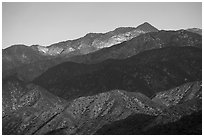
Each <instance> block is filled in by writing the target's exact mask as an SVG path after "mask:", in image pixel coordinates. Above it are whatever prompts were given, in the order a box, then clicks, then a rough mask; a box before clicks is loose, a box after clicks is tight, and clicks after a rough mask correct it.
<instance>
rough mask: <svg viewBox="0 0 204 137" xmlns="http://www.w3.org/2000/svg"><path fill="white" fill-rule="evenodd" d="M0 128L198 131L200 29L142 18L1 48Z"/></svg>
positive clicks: (15, 131) (21, 131) (24, 131)
mask: <svg viewBox="0 0 204 137" xmlns="http://www.w3.org/2000/svg"><path fill="white" fill-rule="evenodd" d="M2 70H3V71H2V75H3V78H2V133H3V134H4V135H5V134H8V135H31V134H34V135H44V134H46V135H93V134H96V135H104V134H108V135H115V134H116V135H153V134H154V135H155V134H158V135H178V134H179V135H201V134H202V30H199V29H196V28H192V29H186V30H177V31H165V30H160V31H159V30H158V29H156V28H155V27H153V26H152V25H150V24H149V23H147V22H145V23H143V24H141V25H139V26H138V27H136V28H134V27H120V28H117V29H115V30H113V31H110V32H107V33H88V34H87V35H85V36H84V37H81V38H79V39H75V40H68V41H63V42H59V43H55V44H52V45H50V46H47V47H44V46H40V45H32V46H30V47H28V46H25V45H13V46H11V47H9V48H7V49H3V53H2Z"/></svg>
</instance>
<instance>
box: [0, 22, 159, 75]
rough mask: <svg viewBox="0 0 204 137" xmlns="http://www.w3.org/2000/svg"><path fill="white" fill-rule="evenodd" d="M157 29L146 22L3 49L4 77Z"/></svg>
mask: <svg viewBox="0 0 204 137" xmlns="http://www.w3.org/2000/svg"><path fill="white" fill-rule="evenodd" d="M157 31H158V30H157V29H156V28H155V27H153V26H152V25H150V24H149V23H144V24H141V25H140V26H138V27H137V28H133V27H132V28H131V27H121V28H117V29H115V30H114V31H110V32H107V33H89V34H87V35H86V36H84V37H81V38H79V39H75V40H68V41H63V42H59V43H55V44H52V45H50V46H48V47H43V46H40V45H33V46H31V47H28V46H25V45H14V46H11V47H9V48H6V49H4V50H3V51H2V54H3V55H2V58H3V60H2V61H3V77H6V76H7V75H9V74H11V73H16V69H17V68H18V67H20V66H23V65H25V64H29V65H30V64H32V63H34V62H37V63H38V62H39V61H42V60H46V59H55V58H56V57H57V58H64V57H63V56H66V57H71V56H75V55H82V54H87V53H90V52H94V51H97V50H99V49H102V48H105V47H110V46H112V45H115V44H118V43H121V42H123V41H126V40H130V39H132V38H134V37H137V36H139V35H140V34H144V33H148V32H157ZM60 60H61V59H60ZM57 62H58V61H57ZM59 63H60V62H59ZM52 64H53V63H52ZM53 65H54V64H53ZM46 68H47V67H46Z"/></svg>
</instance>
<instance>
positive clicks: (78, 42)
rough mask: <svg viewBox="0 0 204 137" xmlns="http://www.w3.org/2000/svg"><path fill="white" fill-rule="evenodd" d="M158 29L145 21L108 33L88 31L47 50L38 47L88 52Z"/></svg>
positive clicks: (52, 52)
mask: <svg viewBox="0 0 204 137" xmlns="http://www.w3.org/2000/svg"><path fill="white" fill-rule="evenodd" d="M157 31H158V29H156V28H155V27H153V26H152V25H150V24H149V23H147V22H145V23H143V24H141V25H139V26H138V27H136V28H133V27H120V28H117V29H115V30H113V31H110V32H107V33H88V34H87V35H85V36H84V37H81V38H79V39H75V40H68V41H63V42H59V43H55V44H52V45H50V46H48V47H47V50H45V48H42V50H41V47H38V49H39V51H43V52H44V53H45V54H49V55H58V54H69V53H70V54H74V55H80V54H87V53H90V52H93V51H96V50H99V49H102V48H105V47H111V46H112V45H115V44H118V43H121V42H123V41H127V40H130V39H132V38H134V37H137V36H139V35H140V34H144V33H148V32H157Z"/></svg>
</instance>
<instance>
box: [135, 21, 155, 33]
mask: <svg viewBox="0 0 204 137" xmlns="http://www.w3.org/2000/svg"><path fill="white" fill-rule="evenodd" d="M136 29H138V30H142V31H144V32H157V31H159V30H158V29H157V28H155V27H154V26H152V25H151V24H149V23H148V22H144V23H143V24H141V25H139V26H138V27H137V28H136Z"/></svg>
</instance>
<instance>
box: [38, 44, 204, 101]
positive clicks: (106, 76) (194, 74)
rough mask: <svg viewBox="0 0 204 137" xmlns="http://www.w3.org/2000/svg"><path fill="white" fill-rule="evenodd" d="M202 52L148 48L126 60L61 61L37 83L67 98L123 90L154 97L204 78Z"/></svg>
mask: <svg viewBox="0 0 204 137" xmlns="http://www.w3.org/2000/svg"><path fill="white" fill-rule="evenodd" d="M201 60H202V51H201V49H199V48H196V47H166V48H161V49H154V50H149V51H146V52H142V53H140V54H138V55H135V56H132V57H131V58H127V59H125V60H107V61H104V62H102V63H99V64H91V65H86V64H76V63H70V62H67V63H62V64H60V65H58V66H55V67H53V68H51V69H49V70H48V71H46V72H45V73H43V74H42V75H41V76H40V77H38V78H37V79H35V80H34V83H35V84H37V85H40V86H42V87H44V88H46V89H47V90H49V91H50V92H52V93H53V94H55V95H57V96H60V97H62V98H65V99H73V98H77V97H80V96H86V95H92V94H96V93H97V92H98V91H103V92H105V91H108V90H112V89H123V90H127V91H132V92H137V91H142V92H143V94H145V95H147V96H148V97H151V96H153V95H155V93H156V92H158V91H161V90H166V89H168V88H172V87H175V86H178V85H180V84H183V83H185V82H190V81H196V80H201V74H202V65H201Z"/></svg>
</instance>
